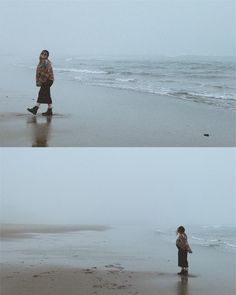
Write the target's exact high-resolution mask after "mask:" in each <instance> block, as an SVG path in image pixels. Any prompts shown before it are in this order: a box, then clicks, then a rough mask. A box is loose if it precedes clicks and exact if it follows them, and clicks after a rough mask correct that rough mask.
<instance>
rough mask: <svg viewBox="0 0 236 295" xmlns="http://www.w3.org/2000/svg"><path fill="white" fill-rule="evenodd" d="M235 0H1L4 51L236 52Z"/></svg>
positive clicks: (1, 51) (19, 53)
mask: <svg viewBox="0 0 236 295" xmlns="http://www.w3.org/2000/svg"><path fill="white" fill-rule="evenodd" d="M235 27H236V4H235V1H234V0H74V1H60V0H47V1H44V0H31V1H26V0H15V1H11V0H0V28H1V29H0V39H1V48H0V54H2V55H4V54H10V55H16V56H22V57H24V58H25V57H26V56H28V55H30V56H31V55H33V56H35V55H37V56H38V53H39V51H41V49H42V48H47V49H48V50H49V51H50V52H51V53H52V54H53V56H59V55H63V56H70V55H95V56H101V55H144V56H148V55H169V56H176V55H210V56H215V55H225V56H227V55H231V56H232V55H235V50H236V40H235V39H236V37H235V35H236V34H235Z"/></svg>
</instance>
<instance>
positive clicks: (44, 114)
mask: <svg viewBox="0 0 236 295" xmlns="http://www.w3.org/2000/svg"><path fill="white" fill-rule="evenodd" d="M42 115H43V116H52V109H51V108H50V109H49V108H48V110H47V111H46V112H45V113H42Z"/></svg>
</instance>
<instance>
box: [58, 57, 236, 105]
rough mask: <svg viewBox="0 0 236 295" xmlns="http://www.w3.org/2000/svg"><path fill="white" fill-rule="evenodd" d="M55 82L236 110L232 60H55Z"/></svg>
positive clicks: (235, 68)
mask: <svg viewBox="0 0 236 295" xmlns="http://www.w3.org/2000/svg"><path fill="white" fill-rule="evenodd" d="M53 65H54V72H55V76H56V79H59V80H60V79H65V80H71V81H74V82H75V83H81V84H86V85H94V86H103V87H111V88H116V89H128V90H131V91H136V92H140V93H152V94H154V95H155V94H158V95H159V94H160V95H164V96H167V97H175V98H178V99H181V100H191V101H194V102H195V103H205V104H210V105H213V106H216V107H220V108H229V109H236V59H235V58H234V57H218V58H217V57H196V56H185V57H184V56H182V57H156V58H141V57H140V58H136V59H134V58H120V59H118V58H100V59H99V58H96V59H92V58H81V57H67V58H63V59H54V61H53Z"/></svg>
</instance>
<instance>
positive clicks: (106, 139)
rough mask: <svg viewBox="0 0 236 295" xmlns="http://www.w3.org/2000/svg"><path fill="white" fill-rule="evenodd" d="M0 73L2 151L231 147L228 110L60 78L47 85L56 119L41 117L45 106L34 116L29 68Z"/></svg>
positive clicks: (234, 117)
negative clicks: (23, 149)
mask: <svg viewBox="0 0 236 295" xmlns="http://www.w3.org/2000/svg"><path fill="white" fill-rule="evenodd" d="M3 72H4V74H5V75H4V76H3V77H0V79H1V83H2V85H1V88H0V102H1V111H0V146H2V147H18V146H20V147H31V146H33V147H45V146H48V147H68V146H71V147H87V146H90V147H103V146H104V147H114V146H117V147H123V146H125V147H136V146H138V147H145V146H147V147H149V146H150V147H155V146H170V147H172V146H183V147H185V146H190V147H191V146H206V147H208V146H236V127H235V126H236V114H235V112H234V111H232V110H228V109H221V108H217V107H215V106H211V105H205V104H200V103H196V102H191V101H181V100H178V99H175V98H170V97H167V96H160V95H152V94H141V93H135V92H132V91H125V90H119V89H109V88H103V87H91V86H84V85H81V84H79V83H75V82H70V81H62V80H60V79H56V81H55V83H54V85H53V86H52V97H53V102H54V109H53V111H54V114H55V115H54V116H53V117H52V118H51V119H48V118H45V117H43V116H42V115H40V114H41V113H42V112H43V111H45V109H46V106H45V105H44V106H42V107H41V109H40V110H39V114H38V115H37V116H36V117H34V116H33V115H31V114H30V113H28V112H27V111H26V108H27V107H31V106H33V105H34V104H35V103H36V100H35V99H36V97H37V93H38V88H36V87H35V81H34V70H29V69H25V68H19V67H13V66H12V67H11V66H10V65H6V69H5V70H4V71H3ZM0 76H1V75H0ZM56 78H57V77H56ZM12 81H14V83H13V82H12Z"/></svg>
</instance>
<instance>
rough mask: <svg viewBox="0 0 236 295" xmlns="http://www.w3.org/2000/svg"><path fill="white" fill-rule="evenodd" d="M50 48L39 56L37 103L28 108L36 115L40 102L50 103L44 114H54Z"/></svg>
mask: <svg viewBox="0 0 236 295" xmlns="http://www.w3.org/2000/svg"><path fill="white" fill-rule="evenodd" d="M48 57H49V52H48V50H43V51H42V52H41V54H40V56H39V64H38V66H37V70H36V85H37V86H38V87H40V90H39V94H38V99H37V104H36V105H35V106H34V107H33V108H28V109H27V110H28V111H29V112H30V113H32V114H34V115H36V114H37V111H38V109H39V107H40V104H41V103H43V104H48V110H47V111H46V112H45V113H42V115H43V116H52V98H51V93H50V87H51V86H52V84H53V81H54V75H53V69H52V64H51V62H50V60H49V59H48Z"/></svg>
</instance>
